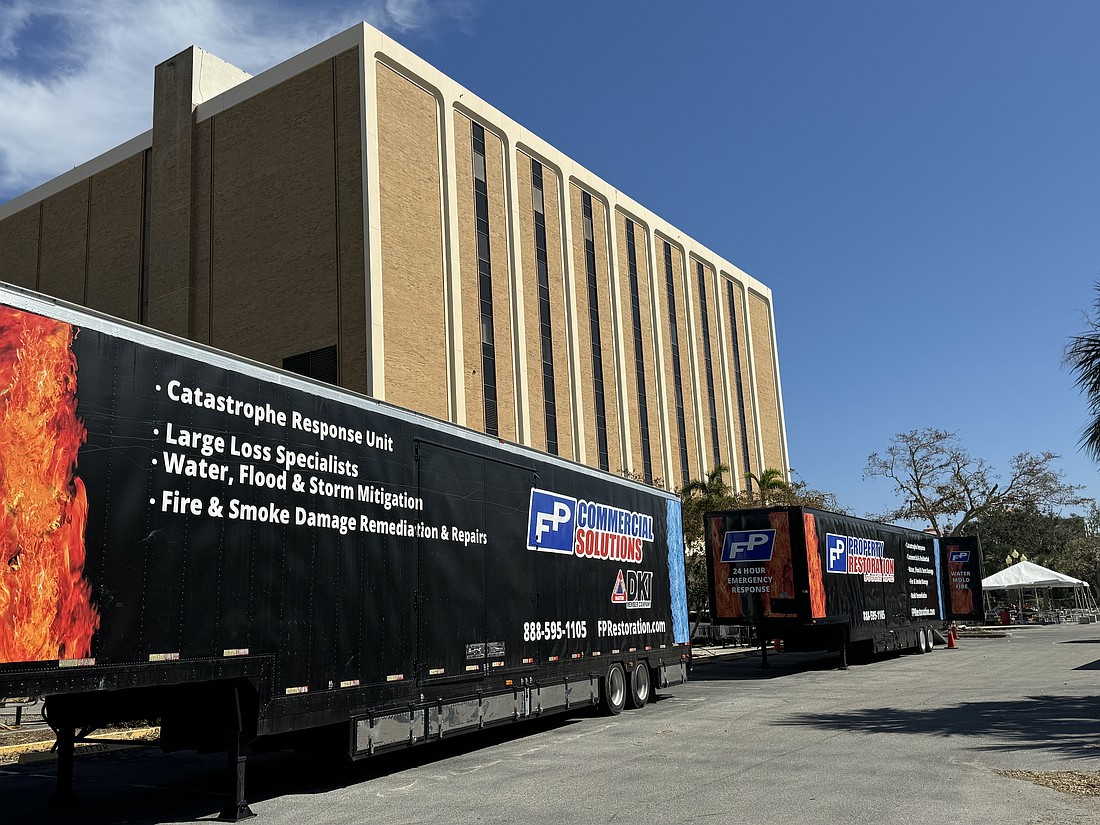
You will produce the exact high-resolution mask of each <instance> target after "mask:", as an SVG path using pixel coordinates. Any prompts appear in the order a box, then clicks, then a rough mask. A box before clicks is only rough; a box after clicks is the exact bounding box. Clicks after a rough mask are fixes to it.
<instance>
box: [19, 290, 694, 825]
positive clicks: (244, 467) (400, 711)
mask: <svg viewBox="0 0 1100 825" xmlns="http://www.w3.org/2000/svg"><path fill="white" fill-rule="evenodd" d="M0 500H2V502H3V507H0V552H2V560H3V562H4V563H3V564H2V565H0V696H44V697H46V714H47V716H48V719H49V722H50V725H51V726H52V727H53V728H54V729H55V731H56V733H57V746H58V754H59V759H60V762H59V769H58V796H59V798H62V799H64V798H65V797H66V796H67V795H70V794H71V780H72V758H73V750H74V740H76V739H78V738H79V737H80V736H86V735H87V733H88V732H90V731H92V730H93V729H96V728H99V727H102V726H103V725H105V724H108V723H111V722H122V721H130V720H136V719H157V720H159V722H160V725H161V745H162V747H164V748H165V749H166V750H170V749H198V750H204V751H227V752H228V754H229V785H228V788H227V790H228V791H229V792H230V800H229V803H228V804H227V806H226V809H225V810H224V811H223V817H225V818H229V819H236V818H239V817H241V816H245V815H248V814H249V813H250V812H249V811H248V807H247V804H246V802H245V796H244V759H245V755H246V754H247V753H248V752H250V751H251V750H253V749H260V748H262V747H283V746H285V747H301V746H311V747H317V746H326V745H327V746H331V747H333V748H336V749H339V750H341V751H343V752H344V753H346V754H347V755H348V756H349V757H350V758H352V759H359V758H361V757H365V756H367V755H370V754H375V753H379V752H383V751H388V750H393V749H398V748H407V747H409V746H410V745H415V744H420V743H423V742H428V741H432V740H438V739H440V738H443V737H445V736H448V737H449V736H451V735H452V734H457V733H461V732H466V731H475V730H478V729H481V728H485V727H489V726H492V725H500V724H506V723H510V722H514V721H519V720H524V719H528V718H532V717H536V716H539V715H542V714H547V713H551V712H555V711H565V710H569V709H578V708H582V707H585V706H590V705H595V704H602V705H603V707H604V709H605V710H606V711H608V712H610V713H618V712H619V711H621V710H622V708H623V707H624V705H625V706H630V707H641V706H643V705H645V704H646V701H647V700H648V698H649V697H650V692H651V690H652V689H653V688H654V687H665V686H668V685H672V684H677V683H680V682H683V681H684V680H685V679H686V671H687V657H688V651H689V648H688V646H687V642H688V638H687V637H688V622H687V603H686V596H685V581H684V564H683V562H684V559H683V538H682V530H681V524H680V507H679V501H678V499H676V498H675V497H673V496H671V495H669V494H666V493H663V492H661V491H659V490H656V489H654V488H651V487H647V486H644V485H640V484H636V483H633V482H630V481H626V480H624V479H621V478H616V477H614V476H610V475H608V474H605V473H600V472H597V471H594V470H591V469H589V468H586V467H583V466H581V465H578V464H574V463H571V462H567V461H563V460H558V459H557V458H555V457H552V456H548V455H545V454H542V453H538V452H535V451H533V450H529V449H526V448H523V447H519V446H516V445H512V444H506V443H504V442H501V441H498V440H497V439H494V438H490V437H487V436H485V435H482V434H479V433H475V432H472V431H469V430H466V429H464V428H461V427H458V426H454V425H451V424H448V423H445V422H442V421H437V420H434V419H430V418H427V417H424V416H421V415H417V414H414V413H411V412H408V411H405V410H402V409H398V408H395V407H392V406H388V405H386V404H383V403H380V402H377V401H374V400H371V399H369V398H365V397H362V396H359V395H356V394H353V393H350V392H345V391H343V390H340V389H338V388H336V387H333V386H330V385H327V384H322V383H319V382H314V381H310V380H308V379H304V378H300V377H298V376H295V375H291V374H290V373H285V372H280V371H276V370H272V369H269V368H266V367H264V366H261V365H259V364H255V363H252V362H249V361H245V360H243V359H240V358H236V357H233V356H229V355H226V354H224V353H221V352H217V351H214V350H212V349H208V348H203V347H200V346H197V345H195V344H192V343H189V342H186V341H182V340H179V339H175V338H172V337H170V336H165V335H161V334H157V333H155V332H152V331H149V330H147V329H144V328H142V327H138V326H136V325H131V324H127V323H124V322H120V321H117V320H113V319H110V318H107V317H105V316H101V315H97V314H94V313H90V312H87V311H84V310H81V309H78V308H76V307H73V306H71V305H67V304H63V303H60V302H57V301H53V300H51V299H46V298H44V297H43V296H40V295H36V294H34V293H30V292H27V291H25V290H21V289H17V288H14V287H7V286H0ZM78 731H79V732H80V733H78Z"/></svg>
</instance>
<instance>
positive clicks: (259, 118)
mask: <svg viewBox="0 0 1100 825" xmlns="http://www.w3.org/2000/svg"><path fill="white" fill-rule="evenodd" d="M333 101H334V95H333V68H332V64H331V62H325V63H323V64H321V65H319V66H315V67H313V68H311V69H309V70H307V71H305V72H303V73H302V74H300V75H297V76H296V77H293V78H291V79H289V80H287V81H285V82H284V83H281V84H279V85H278V86H275V87H274V88H272V89H269V90H268V91H266V92H263V93H262V94H259V95H256V96H254V97H251V98H249V99H247V100H245V101H243V102H241V103H240V104H238V105H236V106H234V107H232V108H231V109H228V110H226V111H224V112H222V113H221V114H219V115H217V116H216V117H214V118H212V121H213V122H212V124H211V126H210V134H211V149H212V151H211V153H210V154H211V162H212V171H211V172H210V179H211V182H212V185H211V191H212V200H211V203H210V204H209V211H210V226H211V227H212V232H210V233H209V234H208V235H207V237H206V238H205V239H203V238H201V237H200V238H196V244H201V243H202V242H203V241H204V240H205V241H206V243H207V244H208V250H207V253H206V254H207V255H208V256H209V272H210V295H211V301H212V307H213V308H212V311H210V313H209V315H210V338H211V342H212V343H213V345H214V346H217V347H221V348H223V349H227V350H229V351H231V352H235V353H238V354H240V355H243V356H245V357H248V358H255V359H257V360H259V361H264V362H266V363H269V364H273V365H276V366H282V360H283V358H285V357H287V356H289V355H296V354H299V353H303V352H307V351H311V350H315V349H319V348H321V347H326V346H331V345H334V344H337V343H338V324H337V319H338V317H339V315H338V311H339V306H338V300H337V299H338V291H337V249H338V233H339V224H338V221H337V215H336V192H335V189H336V187H335V174H334V170H335V139H334V108H333V106H334V102H333ZM205 173H206V170H204V169H202V168H201V167H200V168H198V169H196V177H201V176H204V175H205ZM196 208H197V209H198V210H199V211H204V210H206V209H207V205H206V204H198V205H197V207H196ZM357 229H358V231H360V232H361V231H362V230H361V229H360V228H357Z"/></svg>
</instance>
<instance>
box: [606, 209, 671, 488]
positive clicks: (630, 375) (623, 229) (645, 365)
mask: <svg viewBox="0 0 1100 825" xmlns="http://www.w3.org/2000/svg"><path fill="white" fill-rule="evenodd" d="M627 220H628V218H627V217H626V216H625V215H623V214H622V213H619V214H616V215H615V232H616V235H617V239H616V240H617V245H616V248H617V249H618V251H619V260H618V271H619V306H620V307H621V310H620V313H621V323H622V328H623V366H624V369H625V376H624V377H625V387H626V397H627V410H628V413H629V419H628V421H627V425H628V428H629V429H628V430H627V432H628V439H627V440H628V443H629V445H630V452H631V462H632V467H633V475H634V477H635V478H643V479H644V478H645V459H646V457H648V459H649V463H650V474H649V481H650V482H652V480H653V479H654V478H657V479H661V480H663V479H664V476H665V473H666V469H665V467H664V459H663V452H662V449H661V427H660V421H659V418H658V412H659V407H658V402H657V373H656V360H655V354H654V352H655V350H654V346H653V333H654V318H653V307H652V305H651V301H650V298H649V289H650V283H649V278H650V274H649V273H650V266H649V260H648V252H647V249H646V228H645V227H644V226H643V225H641V224H639V223H637V222H636V221H633V220H632V221H631V222H632V223H633V224H634V245H633V246H634V260H635V268H636V270H637V275H636V280H637V283H636V293H637V301H638V313H639V324H640V327H641V328H640V330H639V335H640V338H641V341H640V343H641V348H642V374H643V375H644V383H645V402H646V403H645V424H646V430H647V431H648V444H645V445H644V444H643V439H642V422H643V419H642V415H643V411H642V405H641V403H640V401H639V394H638V369H637V359H636V358H635V350H636V345H635V339H634V335H635V331H634V315H633V313H634V307H633V300H634V297H633V295H632V293H631V285H630V243H629V241H628V239H627ZM643 448H644V449H645V451H646V452H647V453H648V456H646V455H644V454H643Z"/></svg>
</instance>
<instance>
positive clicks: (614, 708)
mask: <svg viewBox="0 0 1100 825" xmlns="http://www.w3.org/2000/svg"><path fill="white" fill-rule="evenodd" d="M628 692H629V691H627V689H626V673H624V672H623V666H622V665H621V664H619V663H618V662H615V663H614V664H613V665H611V667H609V668H608V669H607V673H606V674H604V677H603V680H602V681H601V683H600V710H602V711H603V712H604V713H606V714H607V715H608V716H618V715H619V714H620V713H622V712H623V708H624V707H626V696H627V693H628Z"/></svg>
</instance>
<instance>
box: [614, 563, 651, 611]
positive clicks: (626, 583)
mask: <svg viewBox="0 0 1100 825" xmlns="http://www.w3.org/2000/svg"><path fill="white" fill-rule="evenodd" d="M611 603H612V604H622V605H626V609H627V610H639V609H642V608H647V607H649V606H650V605H652V604H653V573H652V572H651V571H649V570H627V571H626V575H625V576H624V575H623V571H622V570H619V574H618V575H617V576H616V577H615V586H614V587H612V588H611Z"/></svg>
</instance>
